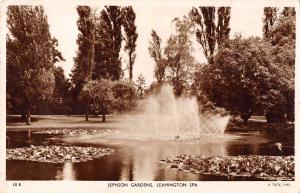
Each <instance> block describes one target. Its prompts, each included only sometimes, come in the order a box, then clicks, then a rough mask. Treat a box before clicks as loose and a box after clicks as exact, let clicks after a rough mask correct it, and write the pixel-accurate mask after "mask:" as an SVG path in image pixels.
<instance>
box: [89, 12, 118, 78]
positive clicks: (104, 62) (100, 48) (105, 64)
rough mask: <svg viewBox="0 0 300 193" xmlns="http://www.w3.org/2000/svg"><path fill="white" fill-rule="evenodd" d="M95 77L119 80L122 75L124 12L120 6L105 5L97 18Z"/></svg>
mask: <svg viewBox="0 0 300 193" xmlns="http://www.w3.org/2000/svg"><path fill="white" fill-rule="evenodd" d="M97 20H98V21H97V27H96V43H95V69H94V72H93V79H97V78H106V79H111V80H119V79H120V78H121V76H122V65H121V59H120V49H121V44H122V31H121V27H122V12H121V7H120V6H105V8H104V9H103V10H102V11H101V13H100V17H99V18H97Z"/></svg>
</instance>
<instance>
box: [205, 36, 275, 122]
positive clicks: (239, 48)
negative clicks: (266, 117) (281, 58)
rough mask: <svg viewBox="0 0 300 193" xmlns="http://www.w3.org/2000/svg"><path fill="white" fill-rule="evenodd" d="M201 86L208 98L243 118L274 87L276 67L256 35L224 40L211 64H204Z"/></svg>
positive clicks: (261, 108)
mask: <svg viewBox="0 0 300 193" xmlns="http://www.w3.org/2000/svg"><path fill="white" fill-rule="evenodd" d="M202 75H203V81H202V82H201V87H202V88H203V91H204V92H205V93H206V94H207V96H208V98H209V100H211V101H212V102H214V103H215V104H216V106H218V107H224V108H225V109H226V110H227V111H229V112H230V113H231V114H233V115H240V116H241V118H242V119H243V120H244V122H247V120H248V119H249V118H250V116H251V115H252V114H253V113H254V112H259V111H264V109H265V108H264V105H262V104H263V103H264V101H265V99H266V98H267V96H268V95H269V94H270V92H271V90H278V89H279V88H277V86H278V81H277V76H278V69H277V68H276V66H274V65H273V63H272V60H271V56H270V54H269V52H268V50H267V49H266V45H265V43H264V42H263V41H261V40H260V39H259V38H248V39H242V37H241V36H237V37H235V38H234V39H233V40H227V41H226V42H224V44H223V46H222V47H221V48H220V49H219V51H218V53H217V54H216V56H215V63H214V65H213V66H212V65H206V66H204V71H203V74H202Z"/></svg>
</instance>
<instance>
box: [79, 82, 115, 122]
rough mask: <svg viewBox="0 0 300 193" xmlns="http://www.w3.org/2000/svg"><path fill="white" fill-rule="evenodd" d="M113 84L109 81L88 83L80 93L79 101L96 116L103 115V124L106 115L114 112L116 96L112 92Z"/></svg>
mask: <svg viewBox="0 0 300 193" xmlns="http://www.w3.org/2000/svg"><path fill="white" fill-rule="evenodd" d="M112 87H113V82H112V81H110V80H107V79H100V80H90V81H88V82H87V83H86V84H85V85H84V87H83V88H82V91H81V93H80V97H79V99H80V100H81V101H84V102H85V103H86V104H88V105H89V108H90V109H91V110H92V111H93V112H94V113H96V114H102V122H105V115H106V114H108V113H110V112H112V110H113V106H114V96H113V92H112Z"/></svg>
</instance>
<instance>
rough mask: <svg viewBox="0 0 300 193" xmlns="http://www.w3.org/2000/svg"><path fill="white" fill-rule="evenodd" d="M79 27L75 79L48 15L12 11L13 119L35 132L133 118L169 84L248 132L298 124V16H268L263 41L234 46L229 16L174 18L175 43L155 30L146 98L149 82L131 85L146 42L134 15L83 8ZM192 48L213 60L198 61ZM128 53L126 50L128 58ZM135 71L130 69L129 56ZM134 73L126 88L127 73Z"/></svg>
mask: <svg viewBox="0 0 300 193" xmlns="http://www.w3.org/2000/svg"><path fill="white" fill-rule="evenodd" d="M76 10H77V14H78V16H79V19H78V21H77V26H78V30H79V34H78V38H77V42H76V43H77V45H78V49H77V52H76V57H75V58H74V66H73V69H72V72H71V74H70V79H66V77H65V76H64V72H63V69H62V68H61V67H57V66H55V63H57V62H60V61H63V60H64V58H63V57H62V55H61V53H60V52H59V51H58V50H57V46H58V41H57V39H55V37H52V36H51V34H50V32H49V25H48V21H47V16H46V15H45V13H44V9H43V7H42V6H9V7H8V10H7V26H8V30H9V32H8V34H7V36H6V48H7V49H6V50H7V83H6V84H7V93H6V99H7V100H6V101H7V112H8V113H19V114H21V115H22V117H23V118H24V120H26V122H27V124H30V114H31V113H38V114H40V113H45V114H49V113H54V114H86V120H88V115H89V114H94V115H96V116H98V115H102V120H103V121H105V115H106V114H109V113H111V112H116V111H117V112H124V111H128V110H131V109H133V108H134V106H135V101H136V100H137V99H143V98H144V97H145V96H144V95H145V94H149V93H152V92H155V91H157V90H158V88H159V87H160V86H161V85H162V84H163V83H165V82H168V83H169V84H171V85H172V86H173V88H174V93H175V95H176V96H178V97H180V96H196V97H197V99H198V102H199V103H200V104H201V105H200V106H201V109H200V110H201V111H202V112H206V113H209V112H211V113H221V114H223V113H224V114H225V113H229V114H231V115H236V116H240V117H241V118H242V119H243V120H244V122H247V120H248V119H249V118H250V117H251V116H252V115H254V114H259V115H264V116H265V117H266V119H267V121H268V122H283V121H288V120H290V121H293V120H294V102H295V101H294V96H295V89H294V86H295V85H294V84H295V83H294V80H295V45H296V44H295V39H296V30H295V21H296V14H295V9H294V8H292V7H285V8H283V9H281V10H280V9H278V8H275V7H265V8H264V12H263V17H262V21H263V26H262V31H263V37H262V38H258V37H250V38H243V37H242V36H241V35H238V34H237V35H235V36H234V37H233V38H230V36H229V34H230V18H231V8H230V7H198V8H196V7H193V8H192V9H191V10H190V12H189V13H188V15H187V16H184V17H182V18H175V19H174V20H173V21H172V22H173V23H174V25H175V33H174V34H172V35H170V37H169V38H168V39H167V41H166V46H165V47H163V46H162V40H161V38H160V37H159V34H158V33H157V32H156V31H155V30H152V32H151V34H150V35H151V38H150V41H149V54H150V56H151V57H152V58H153V61H154V63H155V66H154V78H155V79H156V81H154V82H153V83H152V84H151V85H150V86H149V87H148V88H146V83H145V78H144V77H143V75H142V74H140V76H139V77H138V78H137V80H136V81H135V82H134V81H133V67H134V63H135V58H136V53H135V51H136V41H137V38H138V34H137V27H136V25H135V19H136V15H135V12H134V10H133V8H132V7H131V6H125V7H121V6H105V7H104V8H103V9H102V10H101V11H100V12H98V11H97V10H96V9H92V8H91V7H89V6H78V7H77V8H76ZM193 39H196V43H199V44H200V45H201V47H202V51H203V54H204V56H205V57H206V59H207V62H206V63H205V64H199V63H198V62H197V61H196V59H195V58H194V57H193V52H194V51H195V50H193V43H194V42H193ZM122 48H123V50H122ZM122 51H123V52H124V53H126V58H127V59H128V60H127V61H128V63H127V64H125V66H127V67H126V69H123V68H122V66H124V65H122V61H123V60H122V59H121V56H120V53H121V52H122ZM126 70H128V78H129V79H125V78H124V77H125V76H124V73H125V71H126Z"/></svg>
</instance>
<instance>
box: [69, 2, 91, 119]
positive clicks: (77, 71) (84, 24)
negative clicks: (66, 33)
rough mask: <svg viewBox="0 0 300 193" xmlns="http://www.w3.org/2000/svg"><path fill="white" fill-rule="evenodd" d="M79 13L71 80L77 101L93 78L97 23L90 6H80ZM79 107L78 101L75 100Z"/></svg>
mask: <svg viewBox="0 0 300 193" xmlns="http://www.w3.org/2000/svg"><path fill="white" fill-rule="evenodd" d="M77 13H78V16H79V19H78V21H77V26H78V30H79V32H80V33H79V34H78V38H77V45H78V50H77V56H76V57H75V59H74V63H75V64H74V67H73V69H72V74H71V80H72V83H73V84H74V88H73V92H72V93H73V97H74V98H76V99H77V97H78V96H79V94H80V92H81V89H82V87H83V85H84V84H85V83H86V82H88V81H89V80H90V79H91V77H92V71H93V69H94V66H95V64H94V61H95V56H94V53H95V47H94V45H95V24H94V23H95V22H94V13H93V10H92V9H91V8H90V7H89V6H78V7H77ZM75 104H76V105H77V104H78V103H77V100H75ZM85 108H86V120H88V106H87V105H85Z"/></svg>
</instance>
